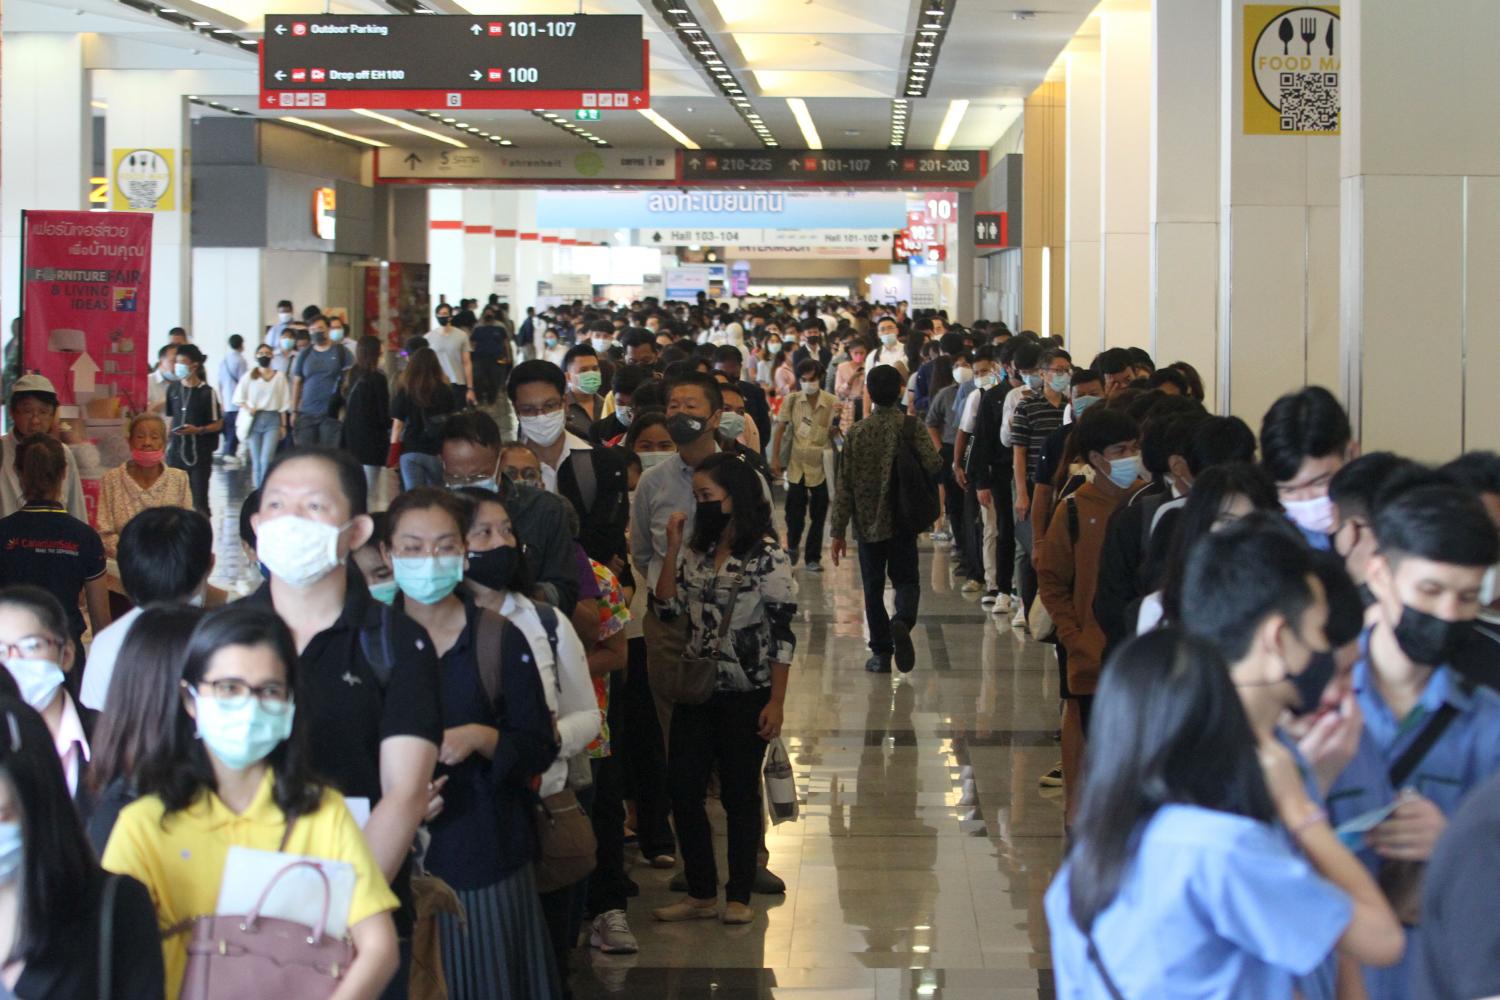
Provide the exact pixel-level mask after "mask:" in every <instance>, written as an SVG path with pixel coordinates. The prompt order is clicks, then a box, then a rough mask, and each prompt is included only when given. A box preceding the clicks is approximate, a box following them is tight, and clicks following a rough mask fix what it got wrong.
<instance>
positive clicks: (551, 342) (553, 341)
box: [542, 333, 557, 347]
mask: <svg viewBox="0 0 1500 1000" xmlns="http://www.w3.org/2000/svg"><path fill="white" fill-rule="evenodd" d="M542 343H544V344H546V345H547V346H548V347H556V346H557V338H556V337H554V336H552V334H550V333H549V334H547V335H546V336H545V337H543V338H542Z"/></svg>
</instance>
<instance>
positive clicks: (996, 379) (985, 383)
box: [974, 375, 1000, 391]
mask: <svg viewBox="0 0 1500 1000" xmlns="http://www.w3.org/2000/svg"><path fill="white" fill-rule="evenodd" d="M974 384H975V385H976V386H978V387H979V389H980V390H981V391H985V390H989V389H993V388H995V386H997V385H999V384H1000V376H999V375H981V376H979V378H977V379H976V380H975V381H974Z"/></svg>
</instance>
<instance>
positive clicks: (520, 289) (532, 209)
mask: <svg viewBox="0 0 1500 1000" xmlns="http://www.w3.org/2000/svg"><path fill="white" fill-rule="evenodd" d="M516 229H517V245H516V268H515V276H516V297H515V301H514V304H513V305H512V306H511V313H512V315H514V316H515V317H516V323H517V324H518V325H519V324H520V321H521V319H522V318H524V317H525V316H526V307H527V306H530V305H534V304H535V303H536V283H537V282H538V281H541V280H542V279H543V278H545V277H546V276H547V275H549V274H551V273H552V272H551V268H550V266H549V265H550V264H551V261H552V247H551V246H550V245H548V246H547V247H546V248H545V250H544V248H543V244H542V237H541V233H539V232H538V231H537V227H536V192H535V191H517V192H516ZM538 341H540V332H538Z"/></svg>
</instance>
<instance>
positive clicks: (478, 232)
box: [464, 226, 490, 236]
mask: <svg viewBox="0 0 1500 1000" xmlns="http://www.w3.org/2000/svg"><path fill="white" fill-rule="evenodd" d="M464 232H466V233H469V234H471V235H474V236H488V235H489V234H490V227H489V226H464Z"/></svg>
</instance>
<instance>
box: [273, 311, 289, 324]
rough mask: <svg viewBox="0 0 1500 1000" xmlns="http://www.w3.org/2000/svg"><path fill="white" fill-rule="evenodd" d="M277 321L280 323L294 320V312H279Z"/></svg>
mask: <svg viewBox="0 0 1500 1000" xmlns="http://www.w3.org/2000/svg"><path fill="white" fill-rule="evenodd" d="M276 321H277V322H278V323H290V322H291V321H292V314H291V313H288V312H280V313H277V314H276Z"/></svg>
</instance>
